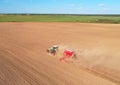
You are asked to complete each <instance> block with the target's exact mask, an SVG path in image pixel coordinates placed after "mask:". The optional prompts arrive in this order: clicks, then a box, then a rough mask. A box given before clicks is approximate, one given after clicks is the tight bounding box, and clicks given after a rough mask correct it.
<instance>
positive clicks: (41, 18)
mask: <svg viewBox="0 0 120 85" xmlns="http://www.w3.org/2000/svg"><path fill="white" fill-rule="evenodd" d="M0 22H88V23H116V24H119V23H120V15H60V14H58V15H57V14H54V15H52V14H40V15H39V14H35V15H28V14H17V15H16V14H10V15H9V14H5V15H3V14H0Z"/></svg>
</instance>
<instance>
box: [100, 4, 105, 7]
mask: <svg viewBox="0 0 120 85" xmlns="http://www.w3.org/2000/svg"><path fill="white" fill-rule="evenodd" d="M98 6H99V7H105V6H106V5H105V4H98Z"/></svg>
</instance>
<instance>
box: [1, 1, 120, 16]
mask: <svg viewBox="0 0 120 85" xmlns="http://www.w3.org/2000/svg"><path fill="white" fill-rule="evenodd" d="M0 13H41V14H45V13H46V14H49V13H50V14H120V0H0Z"/></svg>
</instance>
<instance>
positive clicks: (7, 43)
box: [0, 22, 120, 85]
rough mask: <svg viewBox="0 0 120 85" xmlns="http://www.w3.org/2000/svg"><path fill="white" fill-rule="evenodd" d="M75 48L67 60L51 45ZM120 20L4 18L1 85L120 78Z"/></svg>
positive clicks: (94, 84)
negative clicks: (50, 51)
mask: <svg viewBox="0 0 120 85" xmlns="http://www.w3.org/2000/svg"><path fill="white" fill-rule="evenodd" d="M53 44H57V45H59V46H60V49H62V50H63V49H64V48H70V49H73V50H74V51H75V52H76V54H77V60H73V62H72V63H64V62H60V61H59V60H58V57H62V54H61V53H62V52H60V53H59V54H58V55H57V56H55V57H53V56H50V55H48V54H47V53H46V49H47V48H48V47H50V46H51V45H53ZM119 60H120V24H116V25H115V24H94V23H93V24H88V23H47V22H46V23H30V22H26V23H23V22H15V23H12V22H9V23H7V22H5V23H0V85H117V84H120V62H119Z"/></svg>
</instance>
